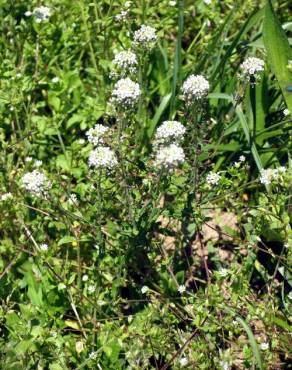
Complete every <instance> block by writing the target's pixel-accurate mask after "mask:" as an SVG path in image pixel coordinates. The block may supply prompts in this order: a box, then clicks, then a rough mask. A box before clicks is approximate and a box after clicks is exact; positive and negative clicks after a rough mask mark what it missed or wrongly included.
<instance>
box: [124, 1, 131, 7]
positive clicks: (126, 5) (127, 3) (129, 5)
mask: <svg viewBox="0 0 292 370" xmlns="http://www.w3.org/2000/svg"><path fill="white" fill-rule="evenodd" d="M131 6H132V1H126V2H125V4H124V8H125V9H129V8H130V7H131Z"/></svg>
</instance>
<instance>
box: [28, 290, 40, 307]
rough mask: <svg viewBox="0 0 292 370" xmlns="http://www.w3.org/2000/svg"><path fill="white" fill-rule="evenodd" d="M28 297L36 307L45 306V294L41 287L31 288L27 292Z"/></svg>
mask: <svg viewBox="0 0 292 370" xmlns="http://www.w3.org/2000/svg"><path fill="white" fill-rule="evenodd" d="M27 295H28V296H29V299H30V300H31V303H32V304H34V305H36V306H43V304H44V302H43V292H42V289H41V287H39V288H38V289H37V288H36V287H35V286H29V287H28V290H27Z"/></svg>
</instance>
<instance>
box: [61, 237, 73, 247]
mask: <svg viewBox="0 0 292 370" xmlns="http://www.w3.org/2000/svg"><path fill="white" fill-rule="evenodd" d="M75 241H76V239H75V238H74V237H73V236H69V235H67V236H64V237H63V238H62V239H60V240H59V242H58V245H59V246H60V245H63V244H69V243H73V242H75Z"/></svg>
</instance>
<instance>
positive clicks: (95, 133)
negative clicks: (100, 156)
mask: <svg viewBox="0 0 292 370" xmlns="http://www.w3.org/2000/svg"><path fill="white" fill-rule="evenodd" d="M108 130H109V128H108V127H105V126H103V125H100V124H96V125H95V126H94V127H92V128H90V129H89V130H88V131H87V132H86V134H85V135H86V136H87V139H88V141H89V142H90V143H92V144H93V145H98V144H100V143H103V138H102V137H103V135H104V134H105V133H106V132H107V131H108Z"/></svg>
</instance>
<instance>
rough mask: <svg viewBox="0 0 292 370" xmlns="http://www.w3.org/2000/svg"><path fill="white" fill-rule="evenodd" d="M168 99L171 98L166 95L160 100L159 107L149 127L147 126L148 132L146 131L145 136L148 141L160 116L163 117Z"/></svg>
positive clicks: (169, 95)
mask: <svg viewBox="0 0 292 370" xmlns="http://www.w3.org/2000/svg"><path fill="white" fill-rule="evenodd" d="M170 98H171V94H168V95H166V96H164V97H163V98H162V100H161V103H160V105H159V107H158V108H157V111H156V112H155V115H154V117H153V119H152V120H151V122H150V125H149V127H148V130H147V136H148V138H149V139H151V138H152V136H153V133H154V130H155V128H156V126H157V124H158V122H159V120H160V118H161V116H162V115H163V113H164V112H165V110H166V108H167V107H168V104H169V101H170Z"/></svg>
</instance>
